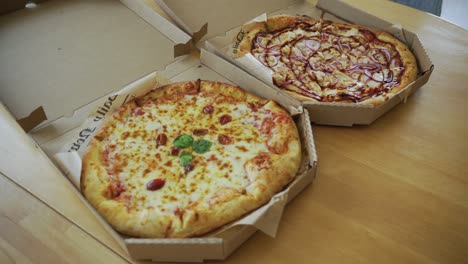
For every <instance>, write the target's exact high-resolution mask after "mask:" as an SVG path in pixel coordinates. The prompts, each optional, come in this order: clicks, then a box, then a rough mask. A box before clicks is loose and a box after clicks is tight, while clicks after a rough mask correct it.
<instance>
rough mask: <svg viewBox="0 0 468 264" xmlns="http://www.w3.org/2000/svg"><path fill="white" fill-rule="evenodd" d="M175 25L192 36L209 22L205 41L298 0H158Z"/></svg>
mask: <svg viewBox="0 0 468 264" xmlns="http://www.w3.org/2000/svg"><path fill="white" fill-rule="evenodd" d="M155 1H156V3H158V5H159V6H160V7H161V8H162V9H163V10H164V12H166V13H167V14H168V15H169V16H170V17H171V18H172V19H173V20H174V21H175V22H176V24H177V25H178V26H179V27H180V28H181V29H183V30H184V31H185V32H186V33H187V34H190V35H192V33H193V32H195V31H197V30H198V29H199V28H200V27H201V26H202V25H204V24H205V23H208V27H209V28H208V33H207V35H206V37H205V38H204V39H208V38H211V37H214V36H216V35H220V34H222V33H224V32H225V31H227V30H229V29H231V28H233V27H235V26H236V25H241V24H243V23H244V22H245V21H247V20H249V19H251V18H252V17H256V16H258V15H260V14H262V13H265V12H273V11H276V10H278V9H282V8H285V7H287V6H289V5H291V4H294V3H297V2H300V1H298V0H256V1H251V0H236V1H232V0H198V1H192V0H170V1H166V0H155Z"/></svg>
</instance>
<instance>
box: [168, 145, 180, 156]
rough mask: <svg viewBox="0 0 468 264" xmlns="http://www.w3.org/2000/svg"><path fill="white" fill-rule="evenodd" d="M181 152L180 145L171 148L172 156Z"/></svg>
mask: <svg viewBox="0 0 468 264" xmlns="http://www.w3.org/2000/svg"><path fill="white" fill-rule="evenodd" d="M179 152H180V148H178V147H171V149H170V150H169V154H170V155H172V156H177V155H179Z"/></svg>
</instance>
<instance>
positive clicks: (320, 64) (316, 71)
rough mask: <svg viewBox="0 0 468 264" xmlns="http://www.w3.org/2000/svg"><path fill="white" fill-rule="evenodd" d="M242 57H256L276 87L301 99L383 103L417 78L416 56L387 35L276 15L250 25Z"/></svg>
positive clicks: (330, 23)
mask: <svg viewBox="0 0 468 264" xmlns="http://www.w3.org/2000/svg"><path fill="white" fill-rule="evenodd" d="M236 46H238V55H237V56H244V55H247V54H249V55H252V56H253V57H254V58H255V59H256V60H257V61H258V62H259V63H261V64H262V65H263V66H264V67H267V68H268V69H269V71H270V72H271V74H272V81H273V83H274V84H275V85H276V86H277V87H279V88H281V89H283V90H284V91H285V92H286V93H287V94H289V95H291V96H293V97H295V98H297V99H299V100H301V101H316V102H344V103H362V104H371V105H380V104H382V103H383V102H385V101H387V100H388V99H389V98H391V97H392V96H394V95H395V94H397V93H398V92H399V91H400V90H402V89H403V88H405V87H406V86H407V85H408V84H410V83H411V82H413V81H414V80H415V79H416V76H417V64H416V60H415V58H414V56H413V54H412V53H411V52H410V51H409V49H408V48H407V47H406V46H405V45H404V44H403V43H402V42H400V41H399V40H398V39H396V38H395V37H393V36H392V35H390V34H389V33H386V32H384V31H380V30H375V29H369V28H365V27H361V26H357V25H352V24H342V23H335V22H331V21H326V20H314V19H309V18H304V17H294V16H275V17H271V18H269V19H268V20H267V21H266V22H258V23H255V24H254V25H253V26H251V27H249V30H248V31H247V32H246V33H245V35H244V37H243V39H242V40H241V42H240V43H236Z"/></svg>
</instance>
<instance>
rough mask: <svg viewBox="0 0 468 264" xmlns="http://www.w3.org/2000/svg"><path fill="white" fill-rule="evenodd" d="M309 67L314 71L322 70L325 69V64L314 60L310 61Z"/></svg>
mask: <svg viewBox="0 0 468 264" xmlns="http://www.w3.org/2000/svg"><path fill="white" fill-rule="evenodd" d="M309 67H310V69H311V70H313V71H320V70H322V69H323V64H322V63H320V62H318V61H316V62H313V63H309Z"/></svg>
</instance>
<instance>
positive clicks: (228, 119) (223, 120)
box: [219, 115, 232, 125]
mask: <svg viewBox="0 0 468 264" xmlns="http://www.w3.org/2000/svg"><path fill="white" fill-rule="evenodd" d="M231 121H232V117H231V116H230V115H222V116H221V117H220V118H219V123H221V125H225V124H227V123H229V122H231Z"/></svg>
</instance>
